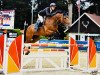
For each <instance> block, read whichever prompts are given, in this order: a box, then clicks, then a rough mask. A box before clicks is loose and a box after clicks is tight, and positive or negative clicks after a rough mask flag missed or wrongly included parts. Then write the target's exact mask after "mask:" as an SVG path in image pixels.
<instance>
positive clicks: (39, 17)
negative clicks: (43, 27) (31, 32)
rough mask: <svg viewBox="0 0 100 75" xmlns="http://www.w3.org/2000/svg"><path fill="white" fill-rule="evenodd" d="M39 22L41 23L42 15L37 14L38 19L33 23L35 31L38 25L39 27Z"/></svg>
mask: <svg viewBox="0 0 100 75" xmlns="http://www.w3.org/2000/svg"><path fill="white" fill-rule="evenodd" d="M40 23H43V17H42V16H40V15H38V20H37V21H36V23H35V31H37V30H38V27H39V25H40Z"/></svg>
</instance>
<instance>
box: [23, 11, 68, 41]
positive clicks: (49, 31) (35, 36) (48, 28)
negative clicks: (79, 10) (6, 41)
mask: <svg viewBox="0 0 100 75" xmlns="http://www.w3.org/2000/svg"><path fill="white" fill-rule="evenodd" d="M59 24H62V25H64V26H68V25H69V24H70V20H69V18H68V16H66V15H64V13H56V14H55V15H53V16H52V17H46V19H45V21H44V23H43V25H42V26H41V27H39V29H38V31H37V32H36V31H35V28H34V24H31V25H29V26H28V27H27V29H26V33H25V36H26V37H25V39H26V40H25V43H31V42H36V41H38V40H39V39H40V38H39V37H40V36H48V37H49V36H51V35H53V33H55V32H57V31H58V25H59Z"/></svg>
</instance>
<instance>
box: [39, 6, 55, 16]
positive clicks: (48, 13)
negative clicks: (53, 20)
mask: <svg viewBox="0 0 100 75" xmlns="http://www.w3.org/2000/svg"><path fill="white" fill-rule="evenodd" d="M56 11H57V10H56V9H55V10H52V11H50V7H46V8H45V9H43V10H41V11H40V12H39V13H38V14H39V15H40V16H43V17H44V16H46V17H51V16H53V15H55V14H56Z"/></svg>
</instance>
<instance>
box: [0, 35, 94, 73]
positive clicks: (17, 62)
mask: <svg viewBox="0 0 100 75" xmlns="http://www.w3.org/2000/svg"><path fill="white" fill-rule="evenodd" d="M6 38H7V37H6V35H1V36H0V68H1V70H2V71H3V72H4V73H5V74H10V73H16V72H21V71H24V69H23V58H24V56H25V55H23V45H24V43H23V35H20V36H18V37H17V38H15V40H14V41H13V42H12V43H11V45H10V47H9V48H7V47H6ZM71 45H72V46H71ZM32 46H34V45H32ZM38 46H40V45H38ZM41 46H42V45H41ZM46 46H47V45H46ZM49 46H54V47H52V48H55V44H52V45H50V44H49ZM61 46H64V47H65V46H67V47H69V49H62V50H63V51H65V52H66V55H65V56H64V55H62V54H58V55H53V54H52V55H51V54H49V55H48V54H46V53H45V54H44V53H41V52H43V49H39V48H38V53H39V52H40V53H39V54H38V55H34V56H33V55H32V56H30V55H27V56H25V58H27V57H31V58H36V65H35V69H34V70H33V69H31V70H33V71H44V70H63V69H68V68H70V67H72V66H75V65H78V64H79V61H78V59H79V52H78V45H77V43H76V41H75V40H74V39H73V38H71V37H70V39H69V45H68V44H64V45H61V44H60V45H57V47H61ZM55 50H56V49H55ZM58 50H60V49H58ZM50 51H52V49H51V50H50ZM60 51H61V50H60ZM67 52H69V53H68V55H67ZM51 57H52V58H53V57H60V58H61V66H60V67H59V66H58V65H57V64H56V63H54V62H52V61H51V60H50V59H48V58H51ZM67 57H68V58H67ZM42 58H45V59H46V60H47V61H48V62H49V63H51V64H52V65H53V66H54V67H55V68H51V69H50V68H44V69H43V68H42ZM32 60H33V59H32ZM27 61H28V60H27ZM67 63H68V65H67ZM67 66H68V67H67ZM87 68H88V69H95V68H96V46H95V44H94V41H93V40H92V39H91V38H89V40H88V64H87ZM25 71H26V70H25Z"/></svg>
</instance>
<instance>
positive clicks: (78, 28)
mask: <svg viewBox="0 0 100 75" xmlns="http://www.w3.org/2000/svg"><path fill="white" fill-rule="evenodd" d="M78 18H80V0H79V8H78ZM79 34H80V19H79V21H78V40H80V36H79Z"/></svg>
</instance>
